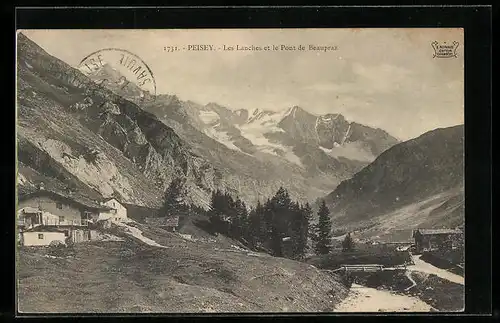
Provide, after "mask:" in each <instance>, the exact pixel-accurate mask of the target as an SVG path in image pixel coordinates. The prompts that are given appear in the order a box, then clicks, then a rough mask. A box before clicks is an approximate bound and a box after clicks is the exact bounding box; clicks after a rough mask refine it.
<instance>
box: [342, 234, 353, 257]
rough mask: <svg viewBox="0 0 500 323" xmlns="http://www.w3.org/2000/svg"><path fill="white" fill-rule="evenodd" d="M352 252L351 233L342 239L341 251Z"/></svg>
mask: <svg viewBox="0 0 500 323" xmlns="http://www.w3.org/2000/svg"><path fill="white" fill-rule="evenodd" d="M353 250H354V240H353V239H352V237H351V233H350V232H349V233H347V235H346V236H345V238H344V241H342V251H344V252H348V251H353Z"/></svg>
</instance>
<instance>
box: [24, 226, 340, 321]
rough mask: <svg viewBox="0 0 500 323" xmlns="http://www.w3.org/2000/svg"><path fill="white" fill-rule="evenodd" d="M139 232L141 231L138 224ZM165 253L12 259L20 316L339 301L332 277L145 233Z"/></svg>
mask: <svg viewBox="0 0 500 323" xmlns="http://www.w3.org/2000/svg"><path fill="white" fill-rule="evenodd" d="M140 227H141V228H142V229H147V228H146V227H145V226H144V225H140ZM144 235H145V236H149V237H154V238H155V241H157V242H158V243H160V244H162V245H163V246H165V247H166V248H160V247H153V246H148V245H146V244H143V243H141V242H138V241H136V240H132V239H130V238H127V239H126V240H125V241H124V242H90V243H82V244H78V245H76V246H75V247H74V248H75V252H74V257H72V258H49V257H47V256H46V255H47V249H44V248H42V249H22V250H20V251H19V253H18V262H17V263H18V267H17V268H18V270H17V275H18V291H19V298H18V299H19V310H20V311H21V312H24V313H28V312H60V313H74V312H95V313H103V312H116V313H126V312H130V313H137V312H163V313H169V312H172V313H173V312H282V311H291V312H317V311H328V310H331V309H332V308H333V305H334V304H336V303H337V302H339V301H340V300H341V299H343V298H344V297H345V296H346V294H347V290H346V288H345V287H344V286H343V285H342V284H341V283H339V281H340V280H339V278H338V277H336V276H330V275H327V274H325V273H323V272H321V271H319V270H318V269H316V268H314V267H312V266H310V265H308V264H305V263H301V262H296V261H292V260H288V259H284V258H275V257H271V256H268V255H265V254H257V253H249V252H246V251H241V250H239V249H237V248H231V242H230V241H227V243H220V242H219V241H215V242H214V241H207V240H205V241H204V240H200V241H196V242H195V241H190V240H188V239H183V238H182V237H181V236H179V235H177V234H174V233H169V232H166V231H163V230H161V229H157V228H149V230H144Z"/></svg>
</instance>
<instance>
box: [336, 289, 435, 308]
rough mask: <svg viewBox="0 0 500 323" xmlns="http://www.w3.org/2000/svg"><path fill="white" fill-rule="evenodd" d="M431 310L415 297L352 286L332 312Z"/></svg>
mask: <svg viewBox="0 0 500 323" xmlns="http://www.w3.org/2000/svg"><path fill="white" fill-rule="evenodd" d="M431 309H432V307H431V306H430V305H429V304H427V303H425V302H423V301H421V300H420V299H418V298H417V297H411V296H406V295H399V294H395V293H393V292H390V291H387V290H378V289H375V288H370V287H365V286H362V285H358V284H353V285H352V287H351V289H350V291H349V295H348V296H347V298H345V299H344V300H343V301H342V302H341V303H340V304H338V305H337V306H336V308H335V309H334V312H430V311H431Z"/></svg>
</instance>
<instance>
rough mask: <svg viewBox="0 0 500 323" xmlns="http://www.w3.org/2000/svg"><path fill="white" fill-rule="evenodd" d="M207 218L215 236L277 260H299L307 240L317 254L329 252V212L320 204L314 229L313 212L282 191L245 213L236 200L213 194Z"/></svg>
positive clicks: (226, 195)
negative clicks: (267, 252)
mask: <svg viewBox="0 0 500 323" xmlns="http://www.w3.org/2000/svg"><path fill="white" fill-rule="evenodd" d="M208 216H209V218H210V222H211V223H212V225H213V227H214V228H215V230H216V231H217V232H220V233H222V234H225V235H228V236H230V237H232V238H235V239H239V240H242V241H243V242H244V243H245V244H247V245H248V246H249V247H250V248H260V249H265V250H268V251H269V252H270V253H271V254H272V255H274V256H277V257H287V258H291V259H303V258H304V256H305V255H306V252H307V251H308V246H309V243H308V241H309V240H311V241H312V242H313V247H314V249H313V250H314V251H316V253H318V254H326V253H328V252H329V250H330V243H331V233H330V232H331V223H330V220H329V217H330V211H329V210H328V208H327V207H326V205H325V204H324V203H323V204H322V206H321V208H320V211H319V213H318V216H319V223H318V225H317V226H312V225H311V223H312V218H313V211H312V209H311V206H310V205H309V203H305V204H300V203H298V202H295V201H292V199H291V198H290V195H289V193H288V191H287V190H286V189H284V188H283V187H280V188H279V189H278V191H277V192H276V194H275V195H274V196H273V197H272V198H269V199H267V201H265V202H264V203H261V202H260V201H259V202H257V205H256V206H255V207H251V208H249V209H248V208H247V207H246V205H245V203H244V202H242V201H241V200H240V199H239V198H238V197H236V198H235V199H234V198H233V197H232V196H231V195H230V194H228V193H223V192H221V191H219V190H217V191H215V192H213V193H212V198H211V210H210V211H209V212H208ZM326 218H328V219H326Z"/></svg>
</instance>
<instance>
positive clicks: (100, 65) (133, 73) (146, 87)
mask: <svg viewBox="0 0 500 323" xmlns="http://www.w3.org/2000/svg"><path fill="white" fill-rule="evenodd" d="M78 69H79V70H80V71H81V72H82V73H83V74H85V75H86V76H88V77H89V78H90V79H91V80H92V81H94V82H95V83H96V84H97V85H99V87H105V88H107V89H109V90H111V91H113V92H115V93H116V94H118V95H120V96H122V97H124V98H125V99H128V100H131V101H133V102H136V103H147V102H151V101H154V100H155V99H156V81H155V78H154V76H153V72H152V71H151V69H150V68H149V66H148V65H147V64H146V63H145V62H144V61H143V60H142V59H141V58H140V57H139V56H137V55H135V54H134V53H131V52H129V51H128V50H125V49H120V48H104V49H101V50H98V51H96V52H93V53H91V54H90V55H87V56H86V57H85V58H83V59H82V60H81V62H80V64H78Z"/></svg>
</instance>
